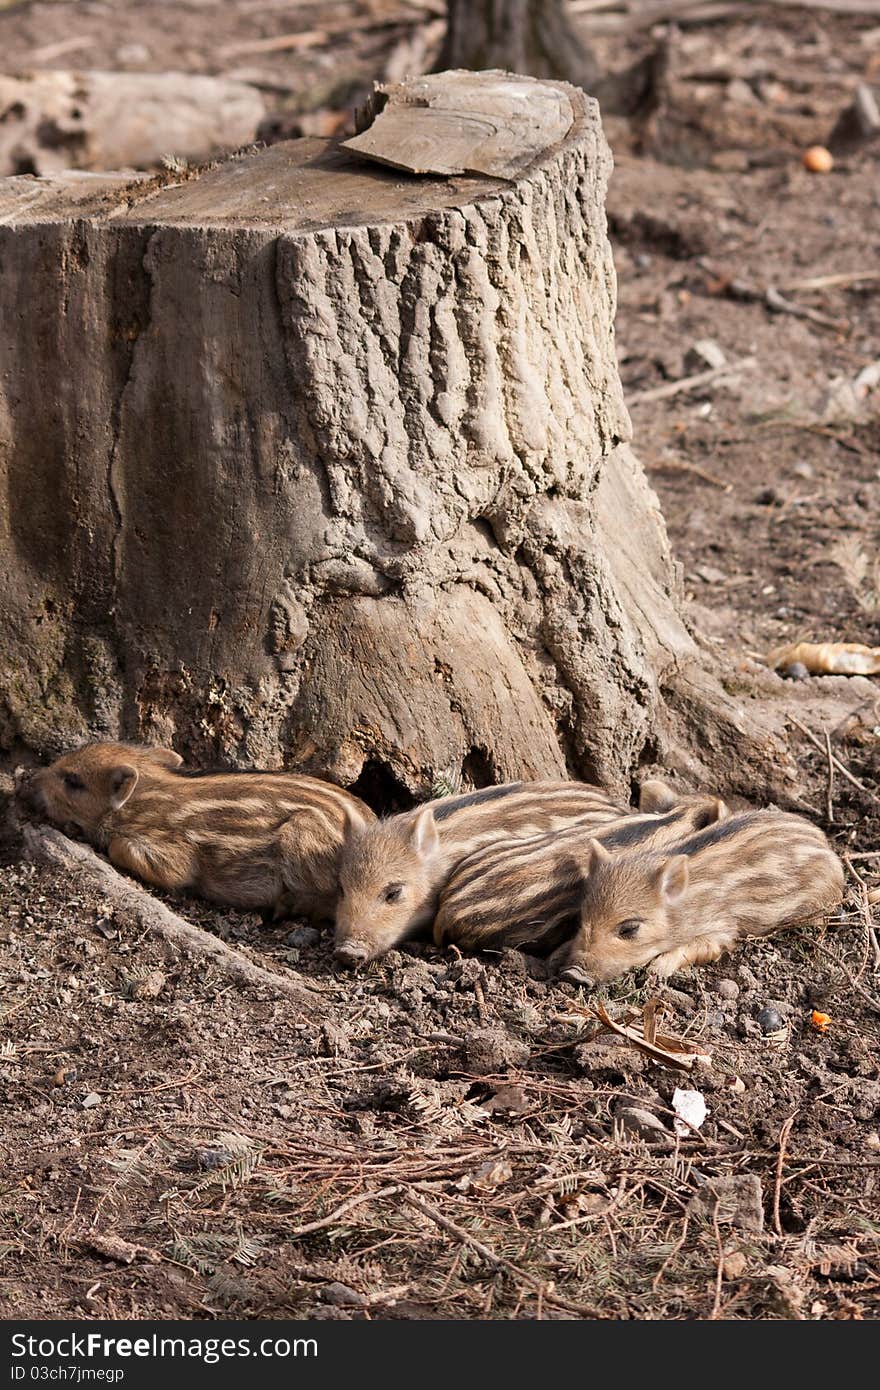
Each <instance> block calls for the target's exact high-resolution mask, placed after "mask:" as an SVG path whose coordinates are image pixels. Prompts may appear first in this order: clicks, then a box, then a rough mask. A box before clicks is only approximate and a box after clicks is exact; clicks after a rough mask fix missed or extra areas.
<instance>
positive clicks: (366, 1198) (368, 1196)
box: [285, 1183, 403, 1240]
mask: <svg viewBox="0 0 880 1390" xmlns="http://www.w3.org/2000/svg"><path fill="white" fill-rule="evenodd" d="M402 1191H403V1188H402V1187H401V1185H400V1183H394V1184H393V1185H392V1186H391V1187H380V1188H379V1190H378V1192H359V1193H358V1194H357V1196H356V1197H349V1199H348V1201H347V1202H343V1203H342V1205H341V1206H339V1207H337V1208H336V1210H335V1211H331V1213H330V1215H329V1216H322V1217H321V1219H320V1221H310V1222H309V1224H308V1225H307V1226H298V1227H297V1228H296V1230H294V1231H287V1233H286V1236H285V1239H287V1240H294V1239H296V1238H297V1237H299V1236H310V1235H311V1234H312V1233H313V1231H323V1230H325V1229H326V1228H327V1227H328V1226H333V1225H335V1224H336V1222H337V1221H338V1220H339V1218H340V1217H341V1216H345V1215H346V1213H347V1212H350V1211H353V1210H354V1208H355V1207H360V1206H363V1204H364V1202H376V1201H378V1200H379V1198H380V1197H393V1196H395V1195H396V1193H398V1192H402Z"/></svg>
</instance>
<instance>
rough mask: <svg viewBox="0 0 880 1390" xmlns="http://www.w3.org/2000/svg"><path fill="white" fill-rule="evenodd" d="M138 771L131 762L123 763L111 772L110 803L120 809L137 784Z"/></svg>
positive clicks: (116, 809)
mask: <svg viewBox="0 0 880 1390" xmlns="http://www.w3.org/2000/svg"><path fill="white" fill-rule="evenodd" d="M137 780H138V772H137V768H136V767H132V766H131V764H130V763H121V764H120V765H119V767H114V769H113V771H112V772H111V773H110V805H111V806H112V808H113V810H114V811H118V810H120V809H121V808H122V807H123V806H124V805H125V803H126V801H127V800H128V798H129V797H130V796H131V794H132V792H133V791H134V789H135V787H136V786H137Z"/></svg>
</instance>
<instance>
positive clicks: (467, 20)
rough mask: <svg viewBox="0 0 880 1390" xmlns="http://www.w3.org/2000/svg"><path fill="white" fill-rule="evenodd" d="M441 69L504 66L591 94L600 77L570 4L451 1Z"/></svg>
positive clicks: (523, 0)
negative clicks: (563, 82) (558, 80)
mask: <svg viewBox="0 0 880 1390" xmlns="http://www.w3.org/2000/svg"><path fill="white" fill-rule="evenodd" d="M438 68H440V69H441V70H442V69H444V68H470V69H471V70H472V71H479V70H480V69H483V68H503V69H505V70H506V71H508V72H524V73H529V74H530V75H531V76H532V77H558V78H564V79H565V80H566V81H568V82H573V83H574V84H575V85H576V86H578V87H584V88H585V89H587V90H588V91H589V90H590V89H591V88H592V87H593V86H594V85H595V83H596V80H597V79H598V77H599V68H598V66H597V64H596V60H595V58H594V57H593V55H592V53H590V51H589V49H588V48H587V47H586V45H585V44H584V43H582V41H581V39H580V36H579V35H578V34H577V33H576V31H575V29H574V27H573V25H572V23H571V21H570V20H569V18H568V13H567V6H566V0H447V29H446V38H445V40H444V44H443V48H442V50H441V53H440V59H439V62H438Z"/></svg>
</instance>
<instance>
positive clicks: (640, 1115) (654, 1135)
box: [614, 1105, 672, 1143]
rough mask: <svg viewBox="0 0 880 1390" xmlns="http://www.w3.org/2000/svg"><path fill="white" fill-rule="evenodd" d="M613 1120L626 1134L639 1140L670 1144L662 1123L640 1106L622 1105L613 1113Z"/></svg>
mask: <svg viewBox="0 0 880 1390" xmlns="http://www.w3.org/2000/svg"><path fill="white" fill-rule="evenodd" d="M614 1118H615V1119H616V1120H617V1122H618V1124H619V1125H620V1126H621V1128H622V1129H624V1130H626V1132H627V1133H628V1134H636V1135H638V1137H639V1138H640V1139H646V1140H648V1141H652V1140H653V1141H656V1140H658V1139H665V1140H666V1142H667V1143H671V1142H672V1140H671V1136H670V1134H669V1131H668V1130H667V1128H666V1126H665V1125H664V1123H663V1121H662V1120H658V1119H657V1116H656V1115H652V1114H651V1112H650V1110H643V1109H642V1107H641V1106H640V1105H624V1106H622V1107H621V1108H620V1110H617V1111H616V1112H615V1116H614Z"/></svg>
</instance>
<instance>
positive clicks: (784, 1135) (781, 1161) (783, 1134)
mask: <svg viewBox="0 0 880 1390" xmlns="http://www.w3.org/2000/svg"><path fill="white" fill-rule="evenodd" d="M797 1113H798V1112H797V1111H796V1110H795V1111H794V1113H793V1114H791V1115H789V1117H788V1119H787V1120H786V1121H785V1123H784V1124H783V1126H782V1128H781V1130H780V1131H779V1153H778V1155H777V1158H776V1181H775V1182H774V1184H773V1229H774V1231H775V1232H776V1234H777V1235H778V1236H779V1237H780V1239H781V1238H782V1237H783V1236H784V1235H785V1232H784V1231H783V1229H782V1217H781V1215H780V1211H779V1201H780V1198H781V1196H782V1170H783V1168H784V1166H785V1148H786V1145H787V1144H788V1136H789V1135H790V1134H791V1127H792V1125H793V1124H794V1122H795V1120H796V1118H797Z"/></svg>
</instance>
